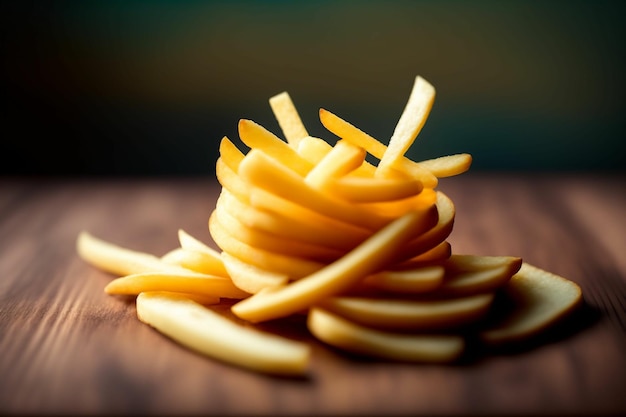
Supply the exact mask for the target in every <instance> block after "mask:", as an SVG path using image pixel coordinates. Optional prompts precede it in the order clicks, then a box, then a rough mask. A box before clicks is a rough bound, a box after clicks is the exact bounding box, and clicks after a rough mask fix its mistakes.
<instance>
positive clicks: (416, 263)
mask: <svg viewBox="0 0 626 417" xmlns="http://www.w3.org/2000/svg"><path fill="white" fill-rule="evenodd" d="M450 256H452V245H451V244H450V242H448V241H443V242H441V243H440V244H438V245H437V246H435V247H434V248H432V249H429V250H428V251H426V252H423V253H421V254H419V255H417V256H416V257H414V258H411V259H409V260H408V261H405V262H401V263H399V264H396V265H394V266H393V268H392V269H394V270H397V271H402V270H404V269H412V268H417V267H423V266H427V265H439V264H441V263H442V262H444V261H445V260H446V259H448V258H450Z"/></svg>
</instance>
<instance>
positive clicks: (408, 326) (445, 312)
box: [319, 294, 494, 331]
mask: <svg viewBox="0 0 626 417" xmlns="http://www.w3.org/2000/svg"><path fill="white" fill-rule="evenodd" d="M493 298H494V295H493V294H479V295H474V296H469V297H463V298H451V299H438V300H408V299H398V298H389V299H385V298H365V297H350V296H341V297H332V298H327V299H325V300H323V301H321V302H320V304H319V306H320V307H322V308H324V309H326V310H328V311H330V312H333V313H335V314H338V315H340V316H342V317H344V318H346V319H348V320H350V321H353V322H355V323H359V324H361V325H364V326H369V327H375V328H379V329H383V330H393V331H399V330H401V331H422V330H446V329H450V328H452V327H458V326H461V325H464V324H469V323H472V322H474V321H476V320H478V319H479V318H482V317H483V316H484V315H485V314H486V313H487V310H488V309H489V307H490V306H491V303H492V302H493Z"/></svg>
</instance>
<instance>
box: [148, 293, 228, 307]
mask: <svg viewBox="0 0 626 417" xmlns="http://www.w3.org/2000/svg"><path fill="white" fill-rule="evenodd" d="M150 294H154V295H159V296H161V295H162V296H165V297H176V298H181V299H183V298H184V299H187V300H191V301H194V302H196V303H198V304H201V305H203V306H210V305H215V304H219V303H220V298H219V297H216V296H213V295H205V294H198V293H185V292H173V291H151V292H150Z"/></svg>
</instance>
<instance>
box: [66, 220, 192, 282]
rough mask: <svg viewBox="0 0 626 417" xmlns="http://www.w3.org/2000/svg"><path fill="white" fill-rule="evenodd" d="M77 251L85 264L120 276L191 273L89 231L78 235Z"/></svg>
mask: <svg viewBox="0 0 626 417" xmlns="http://www.w3.org/2000/svg"><path fill="white" fill-rule="evenodd" d="M76 250H77V252H78V255H79V256H80V257H81V258H82V259H83V260H84V261H85V262H87V263H89V264H91V265H93V266H95V267H96V268H98V269H100V270H102V271H106V272H109V273H111V274H114V275H118V276H122V275H130V274H139V273H142V272H154V271H160V272H173V273H185V272H191V271H190V270H188V269H185V268H183V267H181V266H178V265H172V264H170V263H167V262H164V261H163V260H161V259H160V258H159V257H157V256H155V255H152V254H149V253H146V252H141V251H136V250H132V249H129V248H125V247H122V246H119V245H116V244H113V243H110V242H107V241H105V240H103V239H100V238H97V237H95V236H94V235H92V234H91V233H89V232H87V231H81V232H80V233H79V234H78V238H77V240H76Z"/></svg>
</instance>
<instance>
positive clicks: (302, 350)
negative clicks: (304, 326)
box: [136, 292, 310, 376]
mask: <svg viewBox="0 0 626 417" xmlns="http://www.w3.org/2000/svg"><path fill="white" fill-rule="evenodd" d="M136 304H137V317H138V318H139V320H141V321H142V322H143V323H146V324H147V325H150V326H152V327H154V328H155V329H156V330H158V331H159V332H161V333H163V334H164V335H166V336H168V337H170V338H172V339H174V340H175V341H177V342H179V343H181V344H182V345H183V346H186V347H188V348H190V349H192V350H194V351H197V352H199V353H201V354H203V355H207V356H209V357H211V358H214V359H218V360H220V361H223V362H225V363H228V364H231V365H235V366H239V367H242V368H245V369H250V370H254V371H257V372H263V373H269V374H278V375H287V376H290V375H291V376H301V375H304V374H305V373H306V371H307V368H308V365H309V358H310V347H309V346H308V345H307V344H306V343H302V342H298V341H295V340H291V339H287V338H283V337H280V336H276V335H273V334H270V333H265V332H260V331H258V330H256V329H252V328H250V327H244V326H242V325H240V324H237V323H235V322H233V321H232V320H230V319H227V318H225V317H223V316H221V315H220V314H218V313H216V312H214V311H212V310H210V309H208V308H206V307H203V306H201V305H200V304H198V303H195V302H193V301H191V300H188V299H185V298H184V297H178V296H173V295H165V294H155V293H152V292H144V293H141V294H139V296H138V297H137V301H136Z"/></svg>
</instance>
